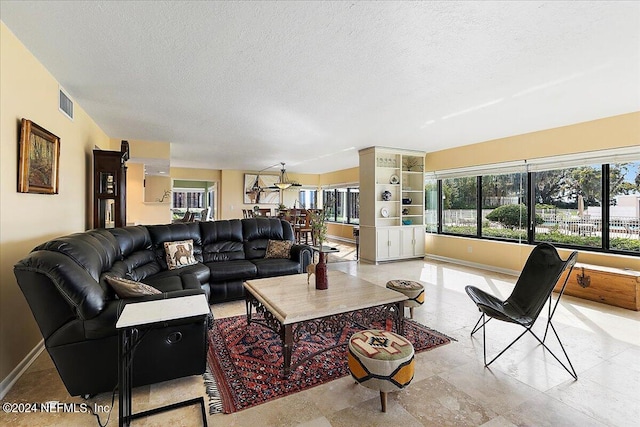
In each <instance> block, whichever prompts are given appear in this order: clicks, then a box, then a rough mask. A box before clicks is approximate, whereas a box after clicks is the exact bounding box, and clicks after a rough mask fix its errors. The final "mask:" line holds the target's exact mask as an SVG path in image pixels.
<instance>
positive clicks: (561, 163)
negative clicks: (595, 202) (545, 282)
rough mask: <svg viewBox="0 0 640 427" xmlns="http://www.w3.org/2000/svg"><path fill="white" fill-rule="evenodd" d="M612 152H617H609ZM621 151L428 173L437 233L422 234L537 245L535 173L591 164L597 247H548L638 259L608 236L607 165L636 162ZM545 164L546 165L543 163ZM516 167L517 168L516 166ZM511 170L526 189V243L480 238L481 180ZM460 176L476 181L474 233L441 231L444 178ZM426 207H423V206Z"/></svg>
mask: <svg viewBox="0 0 640 427" xmlns="http://www.w3.org/2000/svg"><path fill="white" fill-rule="evenodd" d="M610 151H613V152H616V151H618V150H610ZM620 151H623V153H622V154H619V153H614V154H609V155H607V154H606V153H605V154H602V157H601V158H598V157H594V156H588V155H585V156H584V158H583V157H582V155H581V154H576V155H573V156H570V157H572V158H571V159H569V160H567V157H568V156H557V157H555V158H545V159H535V160H536V162H530V163H533V164H536V165H538V166H537V167H533V168H530V163H528V162H526V161H521V162H511V163H504V164H495V165H486V166H484V167H482V166H480V167H476V168H466V173H465V168H460V169H457V170H451V171H442V172H436V171H434V172H432V173H429V174H428V175H425V184H426V181H427V180H428V179H429V180H434V179H435V180H436V182H437V200H438V206H437V210H438V217H437V227H436V229H437V231H431V230H428V229H427V228H426V227H425V232H426V233H429V234H437V235H444V236H455V237H463V238H471V239H482V240H490V241H500V242H508V243H520V244H528V245H537V244H539V243H542V242H543V240H539V239H538V238H537V236H536V234H535V221H534V218H535V212H536V200H535V197H536V191H535V190H536V189H535V185H536V183H535V179H534V178H535V173H536V172H539V171H542V170H554V169H569V168H574V167H583V166H592V165H598V164H599V165H600V168H601V180H600V181H601V182H600V186H601V188H600V194H601V200H600V205H601V207H602V216H601V222H602V226H601V244H600V246H599V247H594V246H584V245H577V244H568V243H559V242H558V243H556V242H552V244H553V245H554V246H556V247H559V248H566V249H572V250H580V251H587V252H598V253H607V254H615V255H626V256H632V257H640V251H632V250H626V251H625V250H620V249H617V248H611V235H610V223H609V220H610V203H609V200H610V196H611V194H610V190H611V187H610V185H611V182H610V181H611V176H610V171H611V168H610V165H611V164H619V163H640V156H639V155H638V154H636V153H635V152H633V151H632V150H630V149H621V150H620ZM545 161H546V163H545ZM518 165H519V166H518ZM514 168H516V169H520V170H518V172H520V173H523V176H524V177H526V182H525V185H524V188H526V199H525V200H526V202H525V203H526V204H527V210H526V212H527V218H526V240H525V239H521V240H518V239H508V238H502V237H493V236H483V235H482V200H483V197H482V177H483V176H486V175H501V174H505V173H510V172H513V171H514ZM462 177H468V178H470V177H475V178H476V182H477V184H476V187H477V197H476V213H477V215H476V233H475V234H458V233H451V232H446V231H444V230H443V229H444V227H443V215H444V206H443V205H444V204H443V203H442V200H443V199H442V197H443V180H444V179H447V178H462ZM638 194H639V195H640V189H639V190H638ZM425 206H426V204H425Z"/></svg>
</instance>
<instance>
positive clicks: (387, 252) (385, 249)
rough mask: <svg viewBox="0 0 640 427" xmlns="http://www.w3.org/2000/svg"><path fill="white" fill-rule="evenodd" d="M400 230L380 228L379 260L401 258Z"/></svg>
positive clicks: (378, 242)
mask: <svg viewBox="0 0 640 427" xmlns="http://www.w3.org/2000/svg"><path fill="white" fill-rule="evenodd" d="M400 240H401V238H400V228H399V227H391V228H378V229H377V231H376V246H377V260H378V261H384V260H386V259H396V258H400V252H401V247H400Z"/></svg>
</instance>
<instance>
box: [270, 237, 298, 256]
mask: <svg viewBox="0 0 640 427" xmlns="http://www.w3.org/2000/svg"><path fill="white" fill-rule="evenodd" d="M292 246H293V242H292V241H291V240H269V241H268V242H267V251H266V253H265V254H264V257H265V258H286V259H289V258H291V247H292Z"/></svg>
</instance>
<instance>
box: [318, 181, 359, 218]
mask: <svg viewBox="0 0 640 427" xmlns="http://www.w3.org/2000/svg"><path fill="white" fill-rule="evenodd" d="M322 202H323V203H322V204H323V207H324V209H325V210H326V212H327V221H331V222H341V223H345V224H358V223H359V222H360V190H359V189H358V188H352V187H343V188H335V189H331V190H324V191H323V192H322Z"/></svg>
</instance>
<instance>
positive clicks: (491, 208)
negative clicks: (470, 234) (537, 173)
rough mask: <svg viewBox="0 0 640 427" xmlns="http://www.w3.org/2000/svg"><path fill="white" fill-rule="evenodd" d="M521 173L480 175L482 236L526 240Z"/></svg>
mask: <svg viewBox="0 0 640 427" xmlns="http://www.w3.org/2000/svg"><path fill="white" fill-rule="evenodd" d="M526 179H527V175H526V174H524V173H508V174H500V175H484V176H482V193H481V194H482V233H481V234H482V236H483V237H495V238H501V239H509V240H519V241H520V240H526V239H527V218H528V216H527V215H528V214H527V203H526V201H527V197H526Z"/></svg>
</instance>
